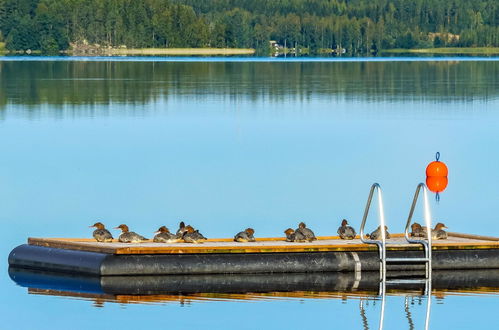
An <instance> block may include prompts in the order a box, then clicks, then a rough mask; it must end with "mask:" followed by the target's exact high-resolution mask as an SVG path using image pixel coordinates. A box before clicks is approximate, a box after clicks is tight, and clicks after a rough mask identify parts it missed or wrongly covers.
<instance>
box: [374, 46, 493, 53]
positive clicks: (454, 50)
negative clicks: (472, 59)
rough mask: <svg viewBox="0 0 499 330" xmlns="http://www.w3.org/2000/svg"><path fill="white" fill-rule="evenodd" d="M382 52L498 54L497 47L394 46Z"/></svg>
mask: <svg viewBox="0 0 499 330" xmlns="http://www.w3.org/2000/svg"><path fill="white" fill-rule="evenodd" d="M382 53H392V54H402V53H415V54H471V55H499V47H441V48H419V49H405V48H395V49H384V50H383V51H382Z"/></svg>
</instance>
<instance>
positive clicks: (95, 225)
mask: <svg viewBox="0 0 499 330" xmlns="http://www.w3.org/2000/svg"><path fill="white" fill-rule="evenodd" d="M88 227H90V228H92V227H95V228H97V229H105V227H104V224H103V223H102V222H96V223H94V224H93V225H92V226H88Z"/></svg>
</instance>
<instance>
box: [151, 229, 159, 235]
mask: <svg viewBox="0 0 499 330" xmlns="http://www.w3.org/2000/svg"><path fill="white" fill-rule="evenodd" d="M159 233H161V232H160V231H159V230H158V231H155V232H154V233H153V234H154V235H157V234H159Z"/></svg>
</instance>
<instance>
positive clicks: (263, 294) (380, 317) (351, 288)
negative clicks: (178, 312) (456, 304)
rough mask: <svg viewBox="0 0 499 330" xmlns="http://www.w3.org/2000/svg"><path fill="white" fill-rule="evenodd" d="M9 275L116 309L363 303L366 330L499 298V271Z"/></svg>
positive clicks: (423, 320) (44, 291) (33, 290)
mask: <svg viewBox="0 0 499 330" xmlns="http://www.w3.org/2000/svg"><path fill="white" fill-rule="evenodd" d="M405 274H406V275H410V276H417V275H421V274H420V273H405ZM9 275H10V277H11V279H12V280H13V281H14V282H16V284H18V285H20V286H23V287H27V288H28V293H29V294H34V295H44V296H47V295H48V296H57V297H63V298H66V299H67V298H70V299H78V300H87V301H91V302H92V305H93V306H94V307H96V308H103V307H105V306H106V304H109V303H111V304H114V303H118V304H125V305H126V304H133V305H135V304H162V305H164V304H167V305H168V304H175V305H181V306H186V305H192V304H199V303H206V302H214V301H218V302H249V301H269V300H276V299H277V300H293V299H299V300H304V299H306V300H309V299H311V300H317V299H321V300H324V299H325V300H341V301H345V302H346V301H349V300H358V301H359V303H358V308H359V309H358V315H359V319H358V320H359V323H361V325H362V328H363V329H383V328H384V327H385V325H386V324H385V323H386V320H385V305H386V308H387V309H388V310H389V311H390V313H391V314H393V313H394V311H396V310H397V309H400V310H403V311H404V317H405V320H406V322H407V325H408V328H409V329H414V328H415V324H424V325H425V326H424V327H425V329H429V328H430V309H431V302H432V296H433V297H434V298H435V299H437V300H439V301H441V302H442V301H443V300H444V299H445V297H446V296H448V295H456V294H461V295H462V294H466V295H468V294H473V293H475V294H477V293H480V294H484V293H485V294H497V291H498V290H499V271H498V270H476V271H459V272H456V271H434V272H433V278H432V281H431V282H430V283H432V284H433V286H432V287H428V283H426V284H425V283H415V282H409V281H407V282H404V281H401V282H397V283H390V282H386V283H382V285H381V286H380V282H379V273H378V272H372V273H371V272H364V273H362V274H361V275H362V276H361V278H360V279H359V276H358V275H357V276H356V275H355V274H354V273H308V274H232V275H230V276H228V275H191V276H177V275H172V276H103V277H88V276H78V275H70V274H61V273H52V272H42V271H36V270H28V269H20V268H10V269H9ZM385 285H386V287H384V286H385ZM383 290H385V291H383ZM425 291H426V292H425ZM387 297H401V298H403V301H400V300H398V299H397V300H393V299H387ZM401 302H402V305H401ZM423 306H426V307H423ZM415 307H418V311H417V312H415V313H416V314H414V312H413V310H414V308H415ZM422 308H424V309H425V310H426V312H425V313H424V312H423V310H422ZM368 309H369V313H368V312H367V310H368Z"/></svg>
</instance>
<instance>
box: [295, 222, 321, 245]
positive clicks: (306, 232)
mask: <svg viewBox="0 0 499 330" xmlns="http://www.w3.org/2000/svg"><path fill="white" fill-rule="evenodd" d="M296 232H299V233H301V234H302V235H303V236H304V237H305V240H306V241H308V242H312V241H315V240H316V239H317V238H316V237H315V234H314V232H313V231H312V230H310V229H309V228H307V225H306V224H305V223H304V222H300V223H299V224H298V229H296V230H295V233H296Z"/></svg>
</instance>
